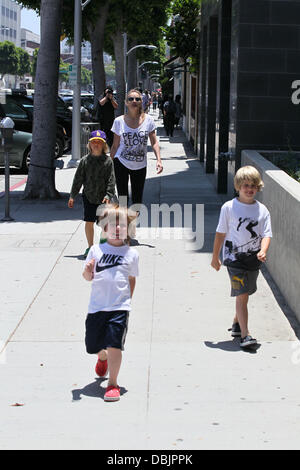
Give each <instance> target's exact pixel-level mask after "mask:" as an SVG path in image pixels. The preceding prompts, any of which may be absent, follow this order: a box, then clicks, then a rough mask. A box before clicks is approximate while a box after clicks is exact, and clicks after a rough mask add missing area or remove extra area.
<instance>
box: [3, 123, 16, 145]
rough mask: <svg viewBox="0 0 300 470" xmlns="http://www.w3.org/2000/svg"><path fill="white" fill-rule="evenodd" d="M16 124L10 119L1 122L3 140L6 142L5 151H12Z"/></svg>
mask: <svg viewBox="0 0 300 470" xmlns="http://www.w3.org/2000/svg"><path fill="white" fill-rule="evenodd" d="M14 128H15V123H14V121H13V120H12V119H11V118H10V117H5V118H4V119H2V121H1V122H0V129H1V135H2V139H3V140H4V150H10V149H11V148H12V143H13V133H14Z"/></svg>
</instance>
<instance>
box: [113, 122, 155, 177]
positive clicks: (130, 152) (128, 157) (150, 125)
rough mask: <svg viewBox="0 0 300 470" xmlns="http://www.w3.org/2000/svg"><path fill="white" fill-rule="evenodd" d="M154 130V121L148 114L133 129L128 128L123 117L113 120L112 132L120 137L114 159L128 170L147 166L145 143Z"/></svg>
mask: <svg viewBox="0 0 300 470" xmlns="http://www.w3.org/2000/svg"><path fill="white" fill-rule="evenodd" d="M155 129H156V126H155V123H154V120H153V118H152V117H151V116H149V114H145V119H144V121H143V122H142V124H141V125H140V126H139V127H137V128H136V129H133V128H131V127H128V126H127V124H126V122H125V120H124V116H119V117H117V118H116V119H115V120H114V123H113V126H112V128H111V130H112V132H114V133H115V134H117V135H119V136H120V145H119V148H118V150H117V152H116V154H115V157H114V158H118V159H119V160H120V162H121V163H122V164H123V165H124V166H126V168H128V169H129V170H140V169H141V168H145V166H147V142H148V136H149V134H150V132H152V131H154V130H155Z"/></svg>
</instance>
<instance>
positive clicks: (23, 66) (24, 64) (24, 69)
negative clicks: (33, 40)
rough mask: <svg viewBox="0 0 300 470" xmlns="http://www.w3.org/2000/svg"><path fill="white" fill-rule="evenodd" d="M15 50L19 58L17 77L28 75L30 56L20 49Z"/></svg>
mask: <svg viewBox="0 0 300 470" xmlns="http://www.w3.org/2000/svg"><path fill="white" fill-rule="evenodd" d="M16 49H17V53H18V56H19V57H18V59H19V60H18V69H17V75H19V77H23V75H25V74H26V73H30V70H31V62H30V55H29V54H28V52H26V51H24V49H22V48H21V47H17V48H16Z"/></svg>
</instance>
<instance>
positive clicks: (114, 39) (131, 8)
mask: <svg viewBox="0 0 300 470" xmlns="http://www.w3.org/2000/svg"><path fill="white" fill-rule="evenodd" d="M169 3H170V1H169V0H165V2H164V6H163V8H162V5H161V0H148V2H147V5H146V8H145V1H144V0H110V8H109V14H108V21H107V23H106V30H105V34H106V38H109V39H110V42H111V43H112V44H113V50H112V47H111V45H110V44H109V42H108V41H107V42H106V43H105V48H106V50H108V51H109V52H112V53H113V55H114V58H115V62H116V83H117V86H116V88H117V97H118V102H119V109H118V114H119V113H120V114H122V112H123V103H124V96H125V77H124V39H123V33H127V36H128V38H127V39H128V47H127V49H128V50H129V49H130V48H131V47H133V46H135V45H137V44H154V45H158V43H159V40H160V39H161V37H162V31H161V29H160V27H161V26H163V25H165V23H166V21H167V13H166V7H167V6H168V5H169ZM141 50H143V53H142V56H141V53H140V51H141ZM136 57H145V58H146V60H155V54H154V53H153V51H149V50H146V49H137V50H136V54H135V52H134V51H133V52H132V53H131V54H130V55H129V56H128V85H129V88H130V87H132V86H137V83H136V67H137V64H136Z"/></svg>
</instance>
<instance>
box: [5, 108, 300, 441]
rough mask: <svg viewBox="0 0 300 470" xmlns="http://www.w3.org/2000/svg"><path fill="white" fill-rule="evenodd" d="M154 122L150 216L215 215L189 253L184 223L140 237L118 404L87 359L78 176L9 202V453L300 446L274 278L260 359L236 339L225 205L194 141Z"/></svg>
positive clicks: (68, 172)
mask: <svg viewBox="0 0 300 470" xmlns="http://www.w3.org/2000/svg"><path fill="white" fill-rule="evenodd" d="M155 118H156V121H157V125H158V135H159V136H160V145H161V153H162V158H163V165H164V172H163V174H162V176H156V173H155V157H154V154H153V153H152V152H149V154H148V157H149V167H148V174H147V182H146V188H145V204H146V205H147V207H148V209H149V210H150V204H151V203H152V204H163V203H166V204H168V205H170V206H171V205H172V204H175V203H179V204H181V206H180V207H181V209H182V211H183V213H185V211H187V212H186V213H187V214H188V210H190V206H189V205H190V204H194V207H193V211H192V213H193V215H194V217H195V215H196V206H195V205H196V204H198V207H199V208H200V209H201V207H202V205H204V224H203V225H202V226H203V229H204V243H203V246H202V245H201V246H200V245H199V246H197V245H194V246H193V247H194V248H196V249H195V250H192V249H191V248H192V247H191V244H190V243H189V242H188V241H187V240H186V239H184V238H183V237H182V231H181V227H180V225H179V224H178V223H177V224H176V223H174V224H172V228H171V229H170V230H166V228H163V227H161V225H162V224H160V226H158V227H156V228H155V229H154V230H153V231H152V233H151V234H150V232H149V231H148V230H147V227H145V226H143V227H140V228H138V229H137V238H138V240H139V243H140V244H139V246H137V247H136V249H137V250H138V252H139V255H140V276H139V278H138V279H137V286H136V291H135V294H134V298H133V309H132V312H131V314H130V323H129V331H128V335H127V340H126V344H125V351H124V355H123V364H122V367H121V372H120V376H119V385H120V386H121V394H122V396H121V400H120V401H119V402H117V403H106V402H104V401H103V396H104V390H105V385H106V382H107V380H102V379H99V378H96V376H95V373H94V366H95V357H93V356H90V355H88V354H87V353H86V352H85V345H84V333H85V329H84V328H85V325H84V322H85V316H86V313H87V304H88V299H89V293H90V284H89V283H87V282H86V281H84V279H83V278H82V275H81V273H82V269H83V260H82V253H83V252H84V250H85V248H86V241H85V234H84V224H83V222H82V221H81V217H82V206H81V202H80V201H79V200H78V201H77V202H76V205H75V207H74V209H73V210H71V209H68V207H67V199H68V192H69V190H70V187H71V183H72V179H73V176H74V172H75V170H74V169H67V168H66V165H65V168H64V169H62V170H56V187H57V189H58V190H59V191H60V192H61V194H62V198H61V199H60V200H58V201H44V202H39V201H23V200H22V199H21V190H22V189H24V186H23V187H20V188H17V189H16V190H14V191H12V192H11V215H12V216H13V217H14V218H15V222H13V223H2V224H1V225H0V263H1V282H0V298H1V304H0V344H1V345H2V348H3V347H4V345H5V344H6V343H7V346H6V347H5V348H4V349H3V350H2V354H1V355H0V377H1V387H0V416H1V418H0V419H1V426H0V449H109V450H110V449H137V450H139V449H168V450H184V449H266V450H267V449H299V448H300V438H299V436H300V398H299V372H300V343H299V340H298V339H297V337H296V335H295V332H294V330H293V328H292V327H291V324H290V321H291V322H292V323H293V325H294V326H296V328H298V330H297V331H299V325H297V324H296V323H295V320H294V319H293V318H292V317H290V312H289V311H288V309H287V307H286V306H285V304H284V301H283V299H281V298H280V294H279V293H278V292H276V291H274V286H273V284H272V282H271V280H269V277H268V275H267V273H264V274H261V275H260V276H259V280H258V292H257V293H256V294H255V295H254V296H252V297H251V300H250V307H249V316H250V331H251V333H252V334H253V336H255V337H257V339H258V340H259V343H260V347H259V348H258V349H257V351H256V352H253V353H249V352H245V351H241V350H240V347H239V342H238V340H232V338H231V336H230V333H229V332H228V331H227V329H228V328H229V327H230V326H231V322H232V318H233V314H234V300H233V299H232V298H230V292H229V291H230V289H229V281H228V278H227V276H228V275H227V272H226V270H225V268H222V269H221V271H220V272H218V273H217V272H215V271H214V270H213V269H212V268H211V267H210V259H211V250H212V243H213V237H214V231H215V228H216V224H217V220H218V215H219V210H220V207H221V205H222V203H223V202H224V201H225V200H226V199H227V197H225V196H223V195H218V194H216V192H215V190H214V186H213V184H212V179H211V177H209V176H208V175H206V174H205V172H204V170H203V167H202V166H201V164H200V163H199V161H198V160H197V159H196V158H195V156H194V155H193V153H192V151H191V149H190V146H189V144H188V143H187V141H186V139H185V138H184V134H183V132H182V131H179V130H177V131H175V133H174V137H173V138H170V139H169V138H167V137H164V132H163V129H162V124H161V121H160V120H159V119H158V117H157V115H155ZM68 159H69V157H65V163H67V161H68ZM17 176H20V178H23V176H22V175H17ZM0 178H1V181H2V180H3V175H1V177H0ZM12 184H13V183H12ZM1 188H2V186H1V187H0V192H1V191H3V189H1ZM230 197H231V196H230ZM184 204H186V206H185V207H184ZM2 214H4V198H3V197H2V198H0V218H1V217H2ZM199 214H200V215H199V220H200V221H201V220H202V219H201V210H199ZM194 228H195V221H193V222H192V223H191V229H194ZM97 230H98V229H97ZM189 233H190V232H189ZM97 236H98V233H97ZM180 237H181V239H180ZM186 237H187V235H186ZM273 291H274V292H273ZM286 315H288V316H289V317H290V321H289V320H288V319H287V316H286ZM2 348H1V349H2ZM16 405H21V406H16Z"/></svg>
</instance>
